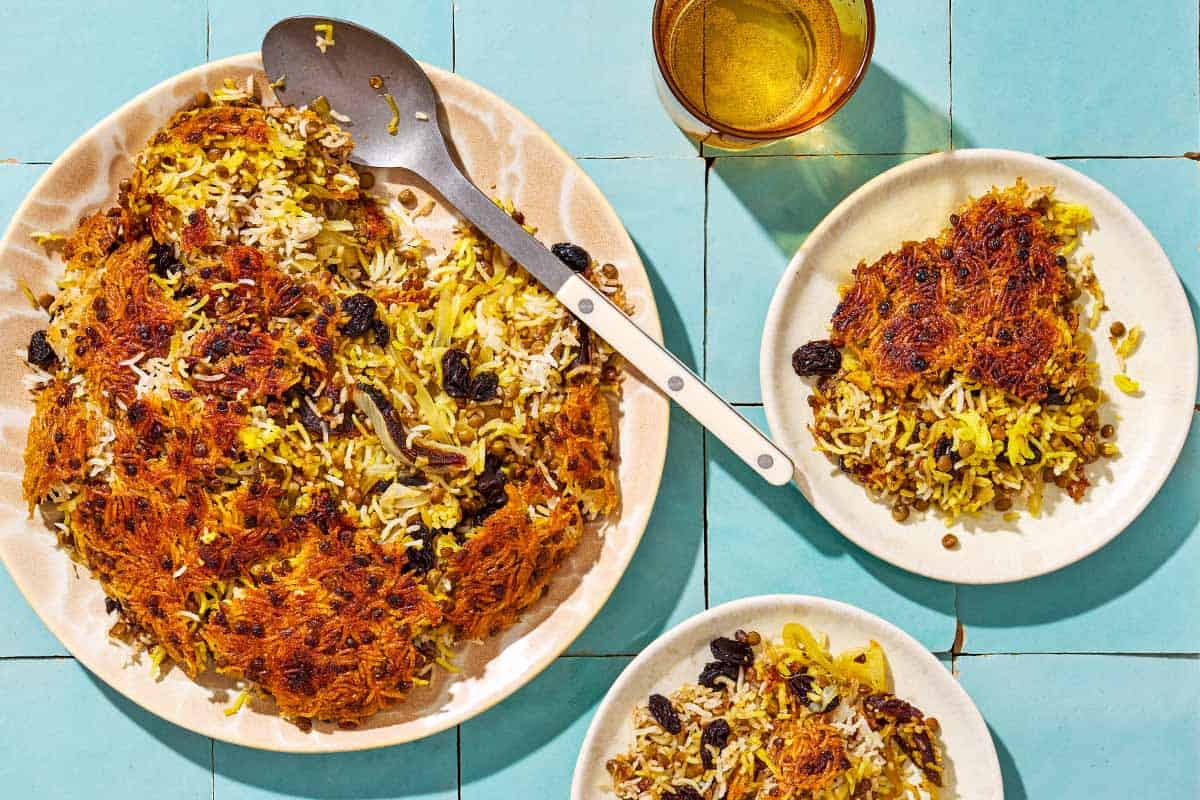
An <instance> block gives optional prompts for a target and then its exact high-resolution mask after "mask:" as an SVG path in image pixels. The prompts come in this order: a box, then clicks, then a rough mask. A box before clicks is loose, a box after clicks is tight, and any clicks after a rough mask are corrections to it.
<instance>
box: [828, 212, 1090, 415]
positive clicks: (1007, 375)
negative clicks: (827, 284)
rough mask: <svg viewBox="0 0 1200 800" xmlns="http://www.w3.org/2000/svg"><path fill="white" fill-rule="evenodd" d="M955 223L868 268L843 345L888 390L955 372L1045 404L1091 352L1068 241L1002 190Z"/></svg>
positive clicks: (849, 306)
mask: <svg viewBox="0 0 1200 800" xmlns="http://www.w3.org/2000/svg"><path fill="white" fill-rule="evenodd" d="M956 220H957V224H954V225H951V226H950V227H949V228H947V229H946V230H944V231H943V232H942V233H941V234H940V235H939V236H937V237H934V238H931V239H926V240H924V241H921V242H906V243H905V244H904V245H903V246H902V247H901V248H900V249H899V250H896V251H893V252H890V253H888V254H887V255H885V256H883V257H882V258H880V259H879V260H878V261H876V262H874V263H873V264H866V263H863V264H860V265H859V266H858V268H857V269H855V271H854V282H853V284H852V285H851V286H850V288H849V290H848V291H847V292H846V294H845V296H844V297H843V298H842V301H841V303H840V304H839V305H838V307H837V310H836V311H835V312H834V315H833V343H834V344H835V345H837V346H839V347H841V346H846V345H849V346H852V347H853V348H855V350H856V351H857V352H858V353H860V354H861V356H862V358H863V360H864V362H865V364H866V365H867V366H868V368H869V369H870V370H871V372H872V376H873V378H874V380H875V382H876V383H877V384H878V385H880V386H886V387H889V388H894V389H903V388H907V387H909V386H911V385H913V384H914V383H916V382H917V381H919V380H920V379H922V378H923V377H924V378H927V379H933V380H936V379H937V377H938V376H940V375H942V374H944V373H945V372H947V371H957V372H960V373H962V374H964V375H967V376H969V377H970V378H972V379H974V380H977V381H981V382H984V383H987V384H989V385H992V386H994V387H996V388H1000V389H1005V390H1007V391H1009V392H1011V393H1013V394H1014V395H1016V396H1018V397H1020V398H1021V399H1023V400H1040V399H1042V398H1044V397H1046V396H1047V395H1048V394H1049V393H1051V392H1052V391H1053V390H1054V388H1055V387H1056V386H1060V385H1062V384H1063V383H1065V382H1066V381H1065V380H1064V379H1063V378H1064V377H1065V375H1063V374H1058V373H1059V372H1060V371H1061V372H1063V373H1073V372H1075V371H1077V370H1079V369H1082V367H1083V364H1084V360H1085V358H1084V354H1083V352H1082V351H1080V350H1079V349H1078V348H1076V347H1075V346H1074V344H1073V337H1074V333H1075V330H1076V328H1077V327H1078V319H1077V314H1076V312H1075V310H1074V308H1073V307H1072V305H1071V302H1070V300H1069V299H1068V293H1069V286H1068V283H1067V281H1066V278H1065V271H1064V267H1065V266H1066V263H1065V261H1064V260H1061V259H1059V258H1058V257H1057V255H1056V253H1057V248H1058V244H1059V243H1058V242H1057V240H1056V239H1055V237H1053V236H1052V235H1050V234H1049V233H1048V232H1047V231H1046V228H1045V226H1044V225H1043V222H1042V218H1041V214H1040V213H1039V211H1038V209H1037V208H1036V207H1033V208H1030V207H1026V206H1024V205H1022V204H1021V203H1020V202H1019V201H1017V200H1015V199H1012V198H1009V197H1006V196H1005V195H1002V194H999V193H995V192H993V193H991V194H988V195H985V196H984V197H982V198H980V199H979V200H977V201H975V202H974V203H972V204H971V205H970V206H968V207H967V208H966V209H964V210H963V212H962V215H961V217H956ZM1056 368H1057V369H1056Z"/></svg>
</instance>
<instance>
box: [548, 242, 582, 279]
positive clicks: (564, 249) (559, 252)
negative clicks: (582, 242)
mask: <svg viewBox="0 0 1200 800" xmlns="http://www.w3.org/2000/svg"><path fill="white" fill-rule="evenodd" d="M550 252H551V253H554V255H556V256H558V260H559V261H561V262H563V263H564V264H566V265H567V266H568V267H570V268H571V271H572V272H583V271H584V270H586V269H587V268H588V266H589V265H590V264H591V263H592V257H591V256H589V255H588V251H587V250H584V249H583V248H582V247H580V246H579V245H577V244H571V243H570V242H559V243H558V244H556V245H554V246H553V247H551V248H550Z"/></svg>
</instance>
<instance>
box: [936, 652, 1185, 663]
mask: <svg viewBox="0 0 1200 800" xmlns="http://www.w3.org/2000/svg"><path fill="white" fill-rule="evenodd" d="M994 656H1015V657H1017V658H1021V657H1024V656H1080V657H1086V656H1101V657H1105V658H1166V659H1179V660H1184V661H1194V660H1200V653H1192V652H1179V653H1172V652H1158V653H1138V652H1135V651H1128V650H1125V651H1096V652H1088V651H1086V650H1024V651H1000V650H997V651H995V652H991V653H965V652H964V653H958V654H957V657H958V658H992V657H994Z"/></svg>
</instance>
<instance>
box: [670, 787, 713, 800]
mask: <svg viewBox="0 0 1200 800" xmlns="http://www.w3.org/2000/svg"><path fill="white" fill-rule="evenodd" d="M663 800H667V796H666V794H663ZM674 800H704V796H703V795H701V794H700V793H699V792H697V791H696V790H695V789H693V788H692V787H691V786H678V787H676V789H675V794H674Z"/></svg>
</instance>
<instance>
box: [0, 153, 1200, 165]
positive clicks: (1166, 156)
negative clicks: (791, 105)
mask: <svg viewBox="0 0 1200 800" xmlns="http://www.w3.org/2000/svg"><path fill="white" fill-rule="evenodd" d="M937 152H941V151H938V150H923V151H913V152H895V153H796V154H788V153H745V154H742V155H737V156H733V155H729V156H706V157H705V158H706V160H707V159H725V158H732V159H741V158H745V159H759V158H793V159H802V158H804V159H809V158H814V159H815V158H835V159H837V158H887V157H896V156H927V155H932V154H933V153H937ZM690 158H695V156H664V155H649V156H648V155H634V156H574V159H575V160H576V161H683V160H686V159H690ZM1043 158H1047V159H1049V160H1051V161H1150V160H1171V159H1180V160H1183V161H1194V160H1196V157H1195V156H1194V155H1188V154H1187V153H1141V154H1137V155H1120V156H1111V155H1098V154H1095V153H1092V154H1084V155H1049V156H1043ZM53 164H54V162H53V161H23V160H20V159H13V160H11V161H0V168H3V167H6V166H7V167H49V166H53Z"/></svg>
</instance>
